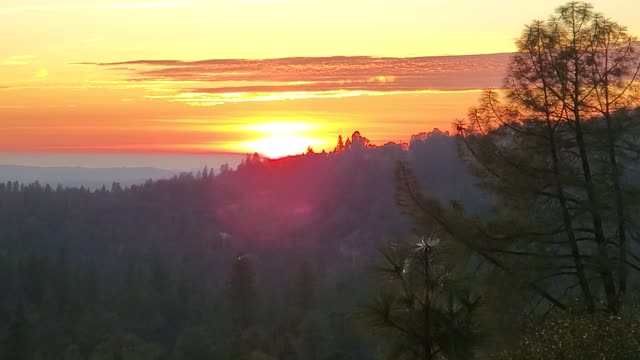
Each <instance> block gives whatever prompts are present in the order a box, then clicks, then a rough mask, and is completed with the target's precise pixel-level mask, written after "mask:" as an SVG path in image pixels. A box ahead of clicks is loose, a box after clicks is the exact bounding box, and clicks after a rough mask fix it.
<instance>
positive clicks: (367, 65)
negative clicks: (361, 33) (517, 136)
mask: <svg viewBox="0 0 640 360" xmlns="http://www.w3.org/2000/svg"><path fill="white" fill-rule="evenodd" d="M510 56H511V55H510V54H493V55H471V56H442V57H403V58H394V57H368V56H350V57H347V56H333V57H294V58H278V59H263V60H247V59H211V60H201V61H181V60H132V61H123V62H113V63H84V64H85V65H94V66H100V67H105V68H108V69H112V70H114V71H118V72H120V73H124V74H125V76H128V77H127V80H128V81H129V82H131V83H153V82H165V83H173V85H174V89H175V91H174V93H173V94H168V95H167V94H165V95H161V96H152V97H154V98H166V99H169V100H171V101H184V102H188V103H192V104H197V105H205V104H206V105H211V104H213V105H217V104H221V103H226V102H242V101H269V100H283V99H299V98H311V97H344V96H358V95H365V94H390V93H412V92H415V93H418V92H425V91H431V92H433V91H469V90H477V89H484V88H498V87H501V86H502V83H503V76H504V72H505V70H506V67H507V64H508V61H509V59H510Z"/></svg>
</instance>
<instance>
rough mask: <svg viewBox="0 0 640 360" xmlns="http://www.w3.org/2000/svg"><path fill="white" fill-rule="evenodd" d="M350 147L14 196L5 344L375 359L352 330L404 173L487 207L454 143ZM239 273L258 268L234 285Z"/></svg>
mask: <svg viewBox="0 0 640 360" xmlns="http://www.w3.org/2000/svg"><path fill="white" fill-rule="evenodd" d="M345 142H346V145H345ZM345 142H342V140H341V141H340V142H339V143H338V145H337V146H336V150H335V151H333V152H331V153H321V154H316V153H313V152H309V153H307V154H306V155H300V156H292V157H287V158H283V159H278V160H268V159H263V158H261V157H259V156H257V155H251V156H247V158H246V160H245V161H244V162H243V163H242V164H241V165H240V166H239V167H238V168H237V169H235V170H234V169H231V168H229V167H221V168H220V169H215V170H209V169H203V170H202V171H200V172H198V173H196V174H192V173H185V174H182V175H180V176H177V177H175V178H173V179H170V180H160V181H149V182H147V183H145V184H144V185H140V186H137V185H136V186H131V187H125V188H123V187H122V186H120V185H119V184H117V183H114V184H113V185H112V187H111V188H110V189H107V188H102V189H98V190H88V189H84V188H63V187H58V188H51V187H50V186H48V185H46V186H41V185H39V184H38V183H33V184H18V183H7V184H1V185H0V234H1V236H0V245H1V246H0V247H1V248H2V256H1V261H0V262H1V263H2V267H1V268H2V271H0V274H1V276H2V278H3V279H4V280H3V281H2V282H1V284H2V287H3V290H2V292H1V294H2V295H0V299H1V302H2V308H1V310H2V311H1V313H0V316H1V317H2V321H3V322H4V323H8V322H10V321H13V323H12V324H13V325H12V326H10V327H9V328H8V330H6V331H7V333H5V338H7V337H8V338H9V339H11V338H12V337H20V339H19V341H21V342H24V344H28V346H26V345H25V347H24V348H22V349H21V350H20V349H16V350H15V351H27V349H29V350H28V351H29V354H30V355H33V354H36V355H37V354H38V353H40V354H56V357H62V356H63V354H64V353H65V352H67V353H68V352H72V353H73V352H78V353H79V354H82V356H90V355H91V354H95V353H96V352H100V351H105V352H109V351H115V350H113V349H112V348H113V347H118V346H120V345H118V344H119V342H124V343H127V342H133V343H137V342H140V344H142V342H143V341H144V342H145V343H148V344H147V345H144V346H143V347H141V349H142V350H140V351H144V352H145V355H142V354H137V355H136V358H140V359H143V358H145V357H144V356H149V358H154V359H155V357H153V356H156V355H154V354H156V353H158V354H160V353H162V354H165V355H166V356H169V355H172V356H183V357H182V358H188V359H198V358H201V359H205V358H208V357H206V356H214V355H211V354H217V355H215V356H216V358H226V356H227V355H220V354H226V353H225V352H228V351H239V350H238V349H236V346H235V345H233V342H234V341H241V342H242V341H249V340H251V341H254V342H255V344H254V343H251V344H250V345H247V344H244V343H243V344H242V346H240V345H238V348H241V349H242V351H248V352H252V351H254V350H255V351H262V352H264V353H268V354H275V355H277V357H276V358H278V359H280V358H282V359H285V358H296V357H295V356H299V355H295V354H299V353H300V352H303V353H305V354H307V353H308V352H312V353H313V352H318V354H320V353H322V354H323V355H322V356H323V358H354V357H355V358H365V357H366V356H367V355H366V354H369V353H370V352H371V351H372V350H371V347H370V346H369V347H367V346H365V345H364V343H363V342H364V341H365V340H363V337H362V333H361V331H360V330H358V329H357V326H356V322H354V319H353V318H352V317H353V310H354V309H356V308H357V306H358V305H359V304H362V303H363V301H364V300H365V298H366V296H365V295H366V294H367V293H369V292H371V290H372V288H371V287H370V286H369V285H367V284H368V277H367V275H366V274H365V272H366V271H365V270H366V267H367V266H368V265H370V264H371V263H372V260H373V259H375V258H376V257H377V256H378V255H377V254H378V250H379V249H380V248H381V247H382V246H383V244H385V243H386V242H388V241H390V240H394V239H400V238H403V237H406V236H407V235H408V234H409V233H410V226H409V224H408V222H407V221H406V220H404V218H403V217H401V216H400V212H399V211H398V210H397V208H396V207H395V205H394V203H395V201H394V188H395V183H394V175H393V174H394V168H395V165H396V162H397V161H399V160H406V161H410V162H411V163H413V164H415V169H416V172H417V173H418V174H420V177H421V179H422V183H423V184H424V186H425V188H427V189H429V190H430V191H433V193H436V194H439V196H441V198H442V199H447V198H455V199H457V200H459V201H462V202H463V203H467V204H469V207H470V208H475V209H478V208H479V207H481V206H482V205H481V204H482V203H483V201H482V197H481V196H480V193H479V191H478V190H477V189H476V187H475V186H474V185H473V180H472V178H471V177H470V175H468V173H467V171H466V170H465V169H464V167H463V165H462V163H461V162H460V161H459V160H458V159H457V155H456V151H457V150H456V142H455V138H454V137H452V136H449V135H448V134H445V133H442V132H440V131H437V130H435V131H433V132H431V133H428V134H427V133H425V134H421V135H418V136H415V137H414V138H413V139H412V141H411V143H410V144H409V146H408V147H407V146H406V145H398V144H388V145H385V146H383V147H372V146H370V145H368V140H367V139H366V138H364V137H362V136H361V135H360V134H359V133H357V132H356V133H354V134H353V136H352V137H350V138H347V139H346V141H345ZM238 259H245V260H246V261H247V267H249V268H248V269H246V270H245V272H246V273H244V274H241V275H238V276H239V278H236V277H234V276H236V275H234V274H235V273H234V271H235V269H236V268H235V267H234V266H235V265H234V264H236V263H237V261H238ZM236 282H238V283H239V285H238V286H241V287H242V286H246V287H250V288H251V291H250V292H249V293H246V294H245V293H243V292H242V291H241V292H240V293H241V294H242V295H237V296H240V297H242V299H244V300H243V301H246V302H248V303H247V304H246V306H245V308H240V309H237V308H235V307H234V306H235V305H234V304H236V305H237V301H236V300H237V299H234V298H233V296H234V295H233V292H231V293H230V292H229V291H230V290H229V286H230V284H235V283H236ZM245 291H249V289H246V290H245ZM252 302H255V304H253V303H252ZM232 305H234V306H232ZM298 307H301V308H300V309H298ZM247 309H251V312H252V314H251V317H250V318H251V320H246V321H247V324H246V325H245V326H246V327H249V325H251V329H252V331H255V332H257V333H259V336H258V335H255V336H254V335H252V336H249V339H242V338H237V337H238V336H240V335H238V334H239V333H238V332H237V331H239V330H238V329H236V327H237V325H238V324H237V321H236V320H235V318H234V317H235V316H239V315H238V314H237V313H242V312H243V311H248V310H247ZM292 309H298V310H295V311H294V310H292ZM61 329H64V330H63V331H60V330H61ZM14 332H15V333H14ZM285 334H286V336H285ZM332 334H336V335H332ZM339 334H342V335H339ZM105 336H107V337H106V338H105ZM142 339H144V340H142ZM16 341H18V340H16ZM15 346H18V344H16V345H15ZM132 346H133V345H132ZM136 346H137V345H136ZM140 346H142V345H140ZM182 347H186V348H185V349H182ZM189 347H196V348H195V349H191V348H189ZM234 349H235V350H234ZM181 351H183V352H187V353H186V354H183V355H179V354H180V352H181ZM190 351H191V352H196V353H197V352H199V351H201V352H203V354H202V355H188V354H191V353H189V352H190ZM147 353H148V354H147ZM207 354H209V355H207ZM20 356H27V354H26V353H24V354H23V355H20ZM68 356H72V355H68ZM91 356H101V355H91ZM105 356H107V355H105ZM138 356H139V357H138ZM192 356H200V357H192ZM218 356H219V357H218ZM305 356H306V355H305ZM309 356H310V355H309ZM314 356H315V355H314ZM317 356H320V355H317ZM23 358H24V357H23ZM97 358H100V357H97ZM178 358H180V357H178Z"/></svg>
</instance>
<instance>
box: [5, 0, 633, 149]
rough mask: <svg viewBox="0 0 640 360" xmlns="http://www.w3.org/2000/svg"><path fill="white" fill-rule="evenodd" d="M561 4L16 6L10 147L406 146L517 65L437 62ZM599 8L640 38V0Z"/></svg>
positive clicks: (511, 32) (8, 19) (56, 0)
mask: <svg viewBox="0 0 640 360" xmlns="http://www.w3.org/2000/svg"><path fill="white" fill-rule="evenodd" d="M27 3H28V5H26V4H27ZM562 3H563V2H560V1H549V0H541V1H536V2H527V4H524V2H521V1H506V0H505V1H502V0H501V1H499V0H493V1H483V2H478V1H475V0H458V1H448V2H444V1H442V2H435V1H424V0H393V1H392V0H379V1H372V0H349V1H345V0H211V1H160V0H157V1H151V0H146V1H145V0H120V1H114V0H101V1H100V0H83V1H75V2H74V1H72V0H40V1H37V0H29V1H25V0H3V1H2V2H1V3H0V32H2V33H3V34H9V35H8V36H3V37H2V39H0V152H33V151H72V152H95V151H116V152H125V151H130V152H154V151H169V152H201V151H215V152H252V151H259V152H262V153H265V154H267V155H272V156H279V155H284V154H287V153H292V152H299V151H304V149H305V148H306V147H307V145H312V146H314V148H316V149H318V150H319V149H322V148H325V149H327V150H328V149H330V148H332V147H333V145H334V144H335V139H336V137H337V135H338V134H343V135H348V134H350V133H351V132H353V131H354V130H359V131H361V132H362V133H363V134H364V135H365V136H367V137H369V138H371V139H372V140H374V142H376V143H384V142H386V141H402V140H405V141H406V140H407V139H408V138H409V137H410V135H411V134H413V133H417V132H421V131H428V130H431V129H432V128H434V127H440V128H445V129H448V128H449V126H450V125H449V124H450V123H451V121H452V120H454V119H456V118H459V117H463V116H464V115H465V112H466V109H467V107H468V106H470V105H473V104H474V103H475V101H476V99H477V98H478V93H477V91H478V89H481V88H487V87H497V86H499V85H500V83H501V76H502V73H503V71H504V66H505V64H506V61H507V60H508V57H507V56H505V55H490V56H461V57H460V56H447V57H424V56H433V55H446V54H455V55H463V54H474V53H499V52H508V51H512V50H513V45H512V44H513V38H515V37H517V36H518V34H519V33H520V31H521V29H522V26H523V25H524V24H525V23H528V22H530V20H532V19H533V18H536V17H537V18H544V17H546V16H547V15H549V14H550V13H551V12H552V11H553V9H554V8H555V7H556V6H558V5H560V4H562ZM593 3H594V5H595V6H596V9H598V10H601V11H603V12H605V14H606V15H608V16H611V17H613V18H614V19H616V20H618V21H620V22H622V23H623V24H627V25H629V26H630V31H631V32H633V33H637V31H636V30H637V28H634V27H633V26H636V25H637V24H640V21H639V20H640V2H636V1H627V0H609V1H605V0H602V1H594V2H593ZM363 55H364V56H363ZM368 56H373V57H368ZM141 59H151V60H153V61H144V60H141ZM207 59H209V60H207ZM229 59H232V60H229ZM233 59H253V60H233ZM260 59H262V60H260Z"/></svg>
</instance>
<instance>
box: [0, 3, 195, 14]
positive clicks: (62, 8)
mask: <svg viewBox="0 0 640 360" xmlns="http://www.w3.org/2000/svg"><path fill="white" fill-rule="evenodd" d="M206 4H207V2H203V1H156V2H133V3H115V4H106V3H105V4H82V3H74V4H59V5H31V6H15V7H0V14H14V13H19V12H34V11H35V12H42V11H46V12H67V11H77V10H121V9H148V8H172V7H182V6H195V5H206Z"/></svg>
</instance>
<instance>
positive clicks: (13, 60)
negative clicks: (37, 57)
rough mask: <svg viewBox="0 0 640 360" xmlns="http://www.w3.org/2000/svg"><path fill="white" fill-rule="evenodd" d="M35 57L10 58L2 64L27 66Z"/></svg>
mask: <svg viewBox="0 0 640 360" xmlns="http://www.w3.org/2000/svg"><path fill="white" fill-rule="evenodd" d="M33 59H34V57H33V56H32V55H16V56H10V57H8V58H6V59H5V60H4V61H3V62H2V64H3V65H27V64H29V62H30V60H33Z"/></svg>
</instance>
